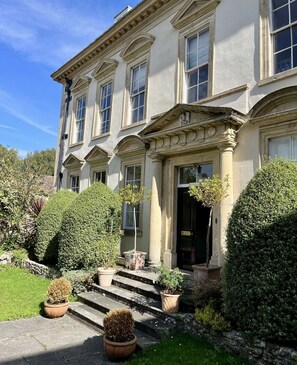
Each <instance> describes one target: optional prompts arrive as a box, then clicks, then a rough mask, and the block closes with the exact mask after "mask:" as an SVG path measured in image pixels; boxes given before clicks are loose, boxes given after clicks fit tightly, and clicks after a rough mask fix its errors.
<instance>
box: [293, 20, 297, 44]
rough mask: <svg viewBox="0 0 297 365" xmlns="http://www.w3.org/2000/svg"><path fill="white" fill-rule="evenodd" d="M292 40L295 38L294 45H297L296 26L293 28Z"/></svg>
mask: <svg viewBox="0 0 297 365" xmlns="http://www.w3.org/2000/svg"><path fill="white" fill-rule="evenodd" d="M292 38H293V42H292V43H293V44H297V25H294V27H292Z"/></svg>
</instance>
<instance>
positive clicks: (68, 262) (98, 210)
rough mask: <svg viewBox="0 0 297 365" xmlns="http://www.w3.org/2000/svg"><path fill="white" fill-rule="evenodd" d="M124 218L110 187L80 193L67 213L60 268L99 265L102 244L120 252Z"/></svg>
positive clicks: (80, 267)
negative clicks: (122, 219) (104, 243)
mask: <svg viewBox="0 0 297 365" xmlns="http://www.w3.org/2000/svg"><path fill="white" fill-rule="evenodd" d="M121 216H122V204H121V201H120V198H119V196H118V195H117V194H115V193H114V192H113V191H112V190H111V189H109V188H108V187H107V186H106V185H104V184H102V183H95V184H93V185H91V186H90V187H89V188H88V189H86V190H84V191H83V192H82V193H80V194H79V196H78V197H77V199H76V200H75V201H74V202H73V203H72V204H71V205H69V206H68V207H67V208H66V209H65V211H64V214H63V221H62V226H61V230H60V234H59V257H58V266H59V267H60V268H61V269H63V270H79V269H87V270H88V269H90V268H95V267H97V266H99V265H100V245H101V244H102V242H106V243H107V244H109V245H110V247H111V250H113V249H114V246H116V247H118V251H119V243H120V227H121Z"/></svg>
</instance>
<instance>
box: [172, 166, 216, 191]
mask: <svg viewBox="0 0 297 365" xmlns="http://www.w3.org/2000/svg"><path fill="white" fill-rule="evenodd" d="M212 174H213V173H212V164H194V165H190V166H183V167H180V168H179V181H178V186H180V187H182V186H184V187H186V186H187V185H189V184H193V183H196V182H198V181H199V180H200V179H205V178H208V177H212Z"/></svg>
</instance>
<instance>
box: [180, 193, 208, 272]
mask: <svg viewBox="0 0 297 365" xmlns="http://www.w3.org/2000/svg"><path fill="white" fill-rule="evenodd" d="M188 191H189V189H188V188H179V189H178V203H177V206H178V214H177V262H178V267H179V268H181V269H185V270H192V265H194V264H202V263H205V262H206V234H207V225H208V216H209V208H206V207H204V206H202V204H201V203H200V202H197V201H196V200H195V199H194V198H193V197H191V196H190V195H189V193H188ZM211 239H212V237H211Z"/></svg>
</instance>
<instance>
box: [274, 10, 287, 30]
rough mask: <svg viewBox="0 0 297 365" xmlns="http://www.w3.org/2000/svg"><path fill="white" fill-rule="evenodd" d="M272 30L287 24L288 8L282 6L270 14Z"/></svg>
mask: <svg viewBox="0 0 297 365" xmlns="http://www.w3.org/2000/svg"><path fill="white" fill-rule="evenodd" d="M272 24H273V30H276V29H278V28H281V27H283V26H285V25H287V24H289V8H288V6H284V7H283V8H280V9H278V10H276V11H274V12H273V13H272Z"/></svg>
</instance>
